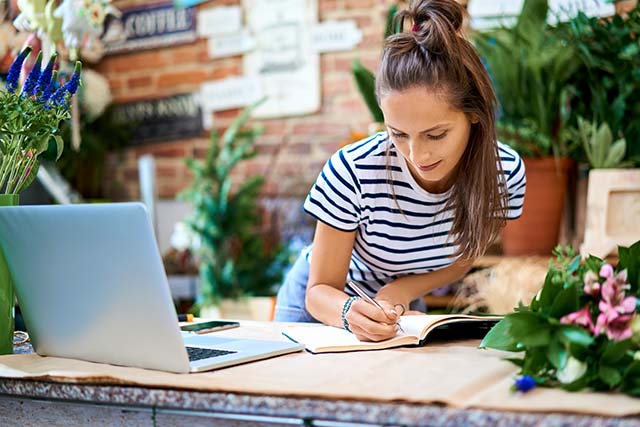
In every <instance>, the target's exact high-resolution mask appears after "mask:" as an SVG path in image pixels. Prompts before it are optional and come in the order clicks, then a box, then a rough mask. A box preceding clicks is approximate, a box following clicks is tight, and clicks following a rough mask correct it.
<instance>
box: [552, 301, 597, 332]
mask: <svg viewBox="0 0 640 427" xmlns="http://www.w3.org/2000/svg"><path fill="white" fill-rule="evenodd" d="M560 323H563V324H565V325H567V324H574V325H580V326H585V327H587V328H589V330H590V331H591V332H593V331H594V326H593V320H591V312H590V311H589V306H588V305H585V306H584V307H582V309H580V310H578V311H574V312H573V313H569V314H567V315H565V316H562V317H561V318H560Z"/></svg>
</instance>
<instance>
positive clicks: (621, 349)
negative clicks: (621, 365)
mask: <svg viewBox="0 0 640 427" xmlns="http://www.w3.org/2000/svg"><path fill="white" fill-rule="evenodd" d="M630 346H631V340H629V339H627V340H624V341H610V342H608V343H607V346H606V347H605V350H604V352H603V353H602V357H601V358H600V362H601V363H603V364H605V365H614V364H615V363H616V362H618V361H620V360H621V359H622V358H623V357H624V356H625V354H626V352H627V350H629V347H630Z"/></svg>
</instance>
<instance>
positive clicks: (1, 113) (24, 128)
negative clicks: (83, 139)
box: [0, 47, 81, 354]
mask: <svg viewBox="0 0 640 427" xmlns="http://www.w3.org/2000/svg"><path fill="white" fill-rule="evenodd" d="M30 53H31V47H27V48H25V49H24V50H23V51H22V52H20V54H19V55H18V56H17V57H16V59H15V60H14V62H13V64H12V65H11V67H10V68H9V73H8V75H7V82H6V85H5V88H6V90H5V91H2V92H0V206H11V205H17V204H18V196H19V193H20V192H21V191H22V190H24V189H25V188H27V186H28V185H29V184H31V182H32V181H33V179H34V178H35V177H36V175H37V171H38V167H39V162H38V156H39V155H40V154H42V153H43V152H44V151H46V150H47V148H48V147H49V142H50V141H53V142H54V143H55V145H56V148H57V155H58V157H60V154H61V153H62V149H63V146H64V144H63V141H62V137H60V135H59V125H60V122H61V121H62V120H66V119H68V118H69V117H71V113H70V111H69V110H70V102H69V101H70V99H71V97H72V96H73V95H74V94H75V93H76V91H77V90H78V85H79V84H80V69H81V65H80V63H79V62H77V63H76V65H75V69H74V72H73V74H72V75H71V78H70V79H69V80H68V81H67V82H66V83H65V84H63V85H60V84H59V83H58V76H57V71H56V70H55V69H54V68H55V64H56V56H55V55H53V56H52V57H51V59H50V60H49V62H48V63H47V65H46V66H45V67H44V68H42V67H41V66H42V53H40V54H38V57H37V59H36V62H35V64H34V66H33V68H32V69H31V71H30V72H29V75H28V76H27V78H26V80H25V81H24V85H23V86H22V88H19V83H18V82H19V80H20V72H21V70H22V64H23V63H24V60H25V59H26V58H27V56H28V55H29V54H30ZM13 315H14V295H13V287H12V284H11V276H10V274H9V271H8V269H7V265H6V263H5V261H4V257H3V255H2V253H1V252H0V354H6V353H11V352H12V351H13V324H14V323H13Z"/></svg>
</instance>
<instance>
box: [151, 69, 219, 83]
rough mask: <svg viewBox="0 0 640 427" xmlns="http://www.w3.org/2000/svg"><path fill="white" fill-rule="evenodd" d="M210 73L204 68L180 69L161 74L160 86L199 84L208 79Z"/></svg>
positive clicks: (159, 77) (159, 78)
mask: <svg viewBox="0 0 640 427" xmlns="http://www.w3.org/2000/svg"><path fill="white" fill-rule="evenodd" d="M207 76H208V73H207V72H206V71H203V70H199V69H196V70H191V71H178V72H169V73H165V74H160V76H158V87H175V86H184V85H189V86H192V87H195V86H199V85H200V84H202V82H204V81H205V80H207Z"/></svg>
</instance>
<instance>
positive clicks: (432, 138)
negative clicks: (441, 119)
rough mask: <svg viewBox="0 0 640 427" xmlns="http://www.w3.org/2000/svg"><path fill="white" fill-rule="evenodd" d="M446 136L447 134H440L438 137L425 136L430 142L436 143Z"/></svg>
mask: <svg viewBox="0 0 640 427" xmlns="http://www.w3.org/2000/svg"><path fill="white" fill-rule="evenodd" d="M445 136H447V132H442V133H441V134H439V135H427V137H428V138H429V139H431V140H434V141H437V140H438V139H442V138H444V137H445Z"/></svg>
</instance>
